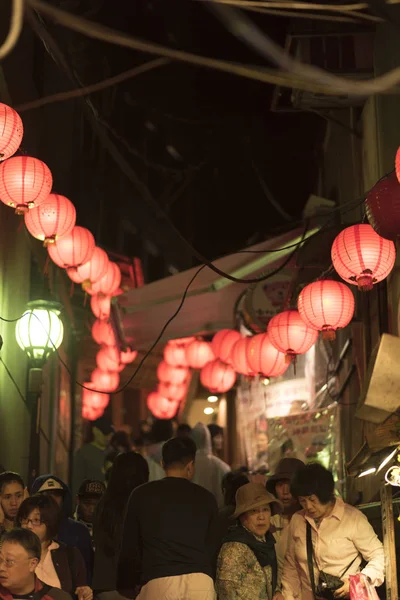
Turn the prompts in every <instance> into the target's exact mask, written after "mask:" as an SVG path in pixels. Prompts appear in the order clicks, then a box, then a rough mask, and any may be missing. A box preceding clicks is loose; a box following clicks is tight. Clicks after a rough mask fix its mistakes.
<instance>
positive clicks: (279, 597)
mask: <svg viewBox="0 0 400 600" xmlns="http://www.w3.org/2000/svg"><path fill="white" fill-rule="evenodd" d="M272 600H284V598H283V595H282V592H275V594H274V596H273V598H272Z"/></svg>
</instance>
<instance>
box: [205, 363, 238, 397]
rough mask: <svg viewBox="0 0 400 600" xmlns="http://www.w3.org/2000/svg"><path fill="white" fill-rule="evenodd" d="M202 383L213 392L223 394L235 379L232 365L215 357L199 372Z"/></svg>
mask: <svg viewBox="0 0 400 600" xmlns="http://www.w3.org/2000/svg"><path fill="white" fill-rule="evenodd" d="M200 381H201V383H202V385H203V386H204V387H205V388H207V389H208V390H210V392H213V393H214V394H223V393H224V392H227V391H228V390H230V389H231V387H232V386H233V385H234V383H235V381H236V373H235V370H234V369H233V367H231V366H230V365H227V364H225V363H223V362H221V361H220V360H218V359H216V360H213V361H211V362H209V363H207V364H206V366H205V367H203V368H202V370H201V372H200Z"/></svg>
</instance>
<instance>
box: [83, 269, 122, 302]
mask: <svg viewBox="0 0 400 600" xmlns="http://www.w3.org/2000/svg"><path fill="white" fill-rule="evenodd" d="M120 285H121V270H120V268H119V266H118V265H117V264H115V262H112V261H109V263H108V266H107V271H106V274H105V275H103V277H102V278H101V279H100V280H99V281H96V283H93V285H92V286H91V287H90V288H88V289H87V290H86V291H87V292H88V293H89V294H90V295H92V296H93V295H94V294H103V295H104V296H116V295H117V293H118V290H119V286H120Z"/></svg>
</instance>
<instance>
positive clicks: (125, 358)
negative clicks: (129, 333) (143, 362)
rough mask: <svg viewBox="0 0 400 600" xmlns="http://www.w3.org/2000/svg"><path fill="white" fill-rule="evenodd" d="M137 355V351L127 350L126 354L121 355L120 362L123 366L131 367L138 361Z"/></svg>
mask: <svg viewBox="0 0 400 600" xmlns="http://www.w3.org/2000/svg"><path fill="white" fill-rule="evenodd" d="M137 355H138V353H137V350H132V349H131V348H127V349H126V350H125V352H121V353H120V361H121V363H122V364H123V365H130V364H131V363H133V362H134V361H135V360H136V357H137Z"/></svg>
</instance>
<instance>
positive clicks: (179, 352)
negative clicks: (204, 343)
mask: <svg viewBox="0 0 400 600" xmlns="http://www.w3.org/2000/svg"><path fill="white" fill-rule="evenodd" d="M164 360H165V362H166V363H167V364H168V365H171V367H187V366H188V363H187V359H186V347H185V346H184V345H178V344H176V343H175V342H168V344H167V345H166V346H165V349H164Z"/></svg>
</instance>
